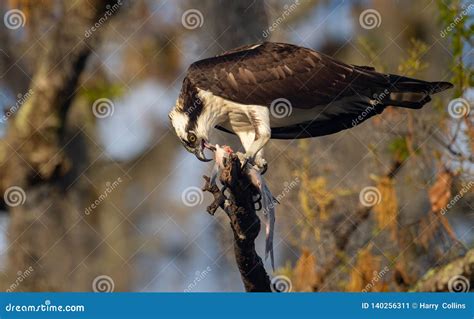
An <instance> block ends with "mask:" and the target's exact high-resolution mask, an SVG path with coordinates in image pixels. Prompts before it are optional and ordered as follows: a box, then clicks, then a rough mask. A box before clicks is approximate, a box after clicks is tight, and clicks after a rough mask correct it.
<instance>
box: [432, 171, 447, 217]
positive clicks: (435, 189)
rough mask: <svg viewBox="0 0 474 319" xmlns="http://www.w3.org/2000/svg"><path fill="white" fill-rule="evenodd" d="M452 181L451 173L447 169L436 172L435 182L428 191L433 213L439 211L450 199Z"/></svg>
mask: <svg viewBox="0 0 474 319" xmlns="http://www.w3.org/2000/svg"><path fill="white" fill-rule="evenodd" d="M452 182H453V176H452V174H451V173H450V172H449V171H448V170H446V169H444V170H443V171H441V172H440V173H439V174H438V176H437V178H436V182H435V183H434V184H433V186H431V188H430V190H429V191H428V194H429V198H430V203H431V210H432V211H433V212H434V213H437V212H440V211H441V210H442V209H443V208H444V207H446V206H447V205H448V203H449V200H450V199H451V185H452Z"/></svg>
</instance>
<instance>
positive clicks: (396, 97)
mask: <svg viewBox="0 0 474 319" xmlns="http://www.w3.org/2000/svg"><path fill="white" fill-rule="evenodd" d="M389 79H390V86H391V88H392V89H391V90H390V89H389V91H390V94H389V95H387V97H386V98H385V99H384V101H383V102H384V105H385V106H388V105H392V106H399V107H405V108H410V109H419V108H422V107H423V105H425V104H426V103H428V102H429V101H431V97H430V95H433V94H436V93H439V92H442V91H445V90H447V89H450V88H452V87H453V85H452V84H451V83H449V82H427V81H423V80H417V79H413V78H409V77H405V76H401V75H395V74H390V75H389Z"/></svg>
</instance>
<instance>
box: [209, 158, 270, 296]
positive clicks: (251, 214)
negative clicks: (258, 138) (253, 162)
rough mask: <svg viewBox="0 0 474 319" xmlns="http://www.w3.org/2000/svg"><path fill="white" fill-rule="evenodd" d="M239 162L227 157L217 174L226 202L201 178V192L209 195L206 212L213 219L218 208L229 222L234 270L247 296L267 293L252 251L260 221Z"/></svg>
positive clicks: (251, 189)
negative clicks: (210, 197)
mask: <svg viewBox="0 0 474 319" xmlns="http://www.w3.org/2000/svg"><path fill="white" fill-rule="evenodd" d="M240 165H241V164H240V160H239V158H238V157H237V156H236V155H231V157H230V159H229V160H227V161H226V162H225V167H224V169H222V170H221V172H220V176H219V179H220V181H221V182H222V184H223V185H224V187H225V188H227V189H228V190H229V192H230V196H229V198H228V199H227V200H226V199H225V197H224V194H223V193H222V192H221V191H220V190H219V188H218V187H217V185H211V184H210V178H209V177H207V176H204V179H205V181H206V183H205V185H204V187H203V190H204V191H208V192H210V193H212V195H213V196H214V202H213V203H212V204H211V205H210V206H208V208H207V211H208V212H209V213H210V214H211V215H214V213H215V211H216V210H217V208H219V207H221V208H222V209H223V210H224V211H225V213H226V214H227V216H228V217H229V219H230V225H231V227H232V232H233V233H234V253H235V260H236V262H237V266H238V268H239V271H240V275H241V277H242V281H243V283H244V286H245V290H246V291H248V292H264V291H267V292H268V291H271V290H270V278H269V277H268V274H267V272H266V271H265V268H264V267H263V262H262V259H261V258H260V256H258V254H257V252H256V251H255V239H256V238H257V236H258V233H259V232H260V220H259V218H258V216H257V214H256V211H255V206H254V203H253V196H255V195H257V194H258V191H257V190H256V189H255V187H254V186H253V185H252V184H251V182H250V179H249V177H248V176H247V174H245V172H243V171H242V170H241V168H240Z"/></svg>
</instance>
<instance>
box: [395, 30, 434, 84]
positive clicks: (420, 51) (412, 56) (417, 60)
mask: <svg viewBox="0 0 474 319" xmlns="http://www.w3.org/2000/svg"><path fill="white" fill-rule="evenodd" d="M411 43H412V47H411V48H410V49H408V58H407V59H406V60H404V61H401V62H400V65H399V66H398V71H399V72H400V73H401V74H403V75H405V76H415V75H416V74H419V73H420V72H421V71H423V70H424V69H426V68H427V67H428V63H425V62H423V61H422V58H423V56H424V55H425V53H426V52H427V51H428V46H427V45H426V44H425V43H424V42H422V41H419V40H416V39H412V40H411Z"/></svg>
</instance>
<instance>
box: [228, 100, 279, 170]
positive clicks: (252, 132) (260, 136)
mask: <svg viewBox="0 0 474 319" xmlns="http://www.w3.org/2000/svg"><path fill="white" fill-rule="evenodd" d="M247 116H248V119H249V122H250V126H249V127H246V130H242V131H240V132H236V133H237V135H238V136H239V138H240V141H241V142H242V145H243V146H244V149H245V160H244V163H243V165H242V167H245V166H246V165H247V163H249V162H250V163H251V164H256V165H257V166H258V167H259V168H260V170H261V171H262V170H263V171H266V168H265V167H266V161H265V160H264V159H263V150H262V148H263V146H264V145H265V144H266V143H267V142H268V140H269V139H270V136H271V129H270V118H269V111H268V109H267V108H264V107H259V108H258V109H252V110H250V111H249V112H248V114H247Z"/></svg>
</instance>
